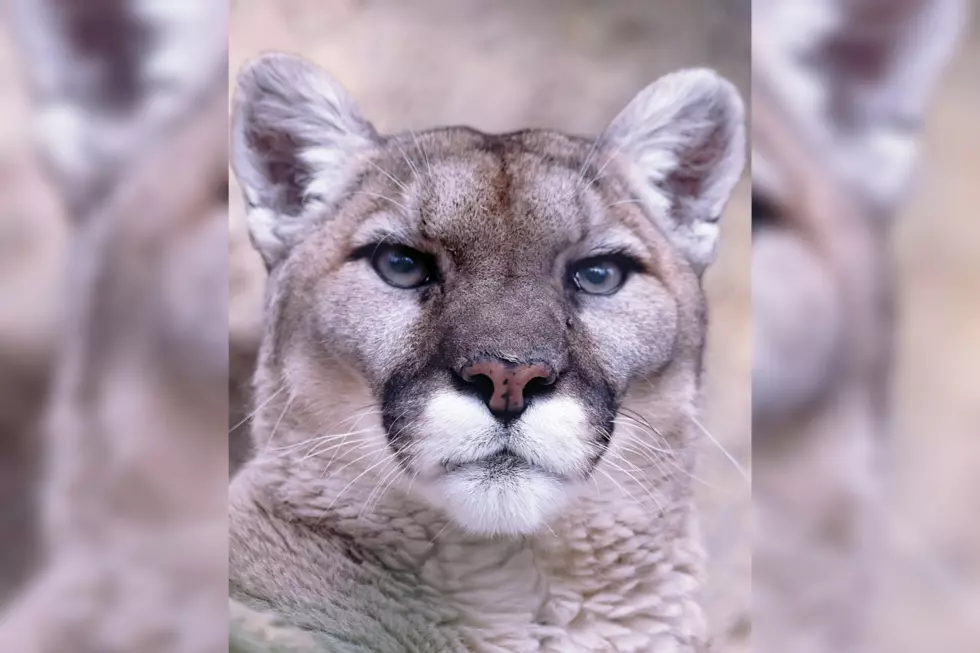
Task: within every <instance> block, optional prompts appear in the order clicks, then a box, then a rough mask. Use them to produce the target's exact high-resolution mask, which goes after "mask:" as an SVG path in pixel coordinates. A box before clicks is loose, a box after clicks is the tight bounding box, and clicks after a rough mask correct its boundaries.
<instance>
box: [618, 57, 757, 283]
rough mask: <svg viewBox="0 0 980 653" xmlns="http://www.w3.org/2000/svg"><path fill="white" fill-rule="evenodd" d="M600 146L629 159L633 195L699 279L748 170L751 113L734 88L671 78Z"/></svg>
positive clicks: (689, 73)
mask: <svg viewBox="0 0 980 653" xmlns="http://www.w3.org/2000/svg"><path fill="white" fill-rule="evenodd" d="M601 141H602V144H603V145H605V146H607V147H608V148H610V149H611V150H612V152H613V153H614V154H613V155H615V153H622V154H623V155H625V157H626V159H627V166H626V167H627V173H628V176H629V181H630V185H631V189H632V191H633V192H634V193H635V194H636V196H637V198H638V199H640V200H642V201H643V203H644V204H645V206H646V208H647V211H648V212H649V213H650V215H651V217H653V219H654V220H656V221H657V223H658V226H660V227H661V228H662V229H663V230H664V231H665V232H666V233H667V235H668V236H669V237H670V238H671V240H672V242H673V243H674V244H675V245H676V246H677V247H678V248H679V249H680V250H681V252H682V253H683V254H684V255H685V256H686V257H687V258H688V260H689V261H690V262H691V264H692V265H693V266H694V267H695V268H696V269H697V270H698V271H699V272H700V271H701V270H703V269H704V268H705V267H707V266H708V265H709V264H710V263H711V262H712V261H713V260H714V255H715V246H716V242H717V237H718V231H719V230H718V224H717V223H718V220H719V219H720V217H721V213H722V211H723V210H724V207H725V204H726V203H727V202H728V199H729V198H730V197H731V193H732V190H733V189H734V187H735V184H736V183H737V182H738V180H739V178H740V177H741V175H742V169H743V168H744V166H745V156H746V153H745V109H744V106H743V104H742V100H741V98H740V96H739V94H738V91H737V90H736V89H735V87H734V86H733V85H732V84H731V83H730V82H728V81H726V80H725V79H723V78H722V77H720V76H719V75H718V74H717V73H715V72H713V71H711V70H707V69H691V70H681V71H678V72H676V73H671V74H669V75H666V76H664V77H662V78H660V79H659V80H657V81H656V82H654V83H653V84H651V85H650V86H648V87H647V88H646V89H644V90H643V91H641V92H640V93H639V95H637V96H636V98H634V99H633V101H632V102H630V104H629V105H628V106H627V107H626V108H625V109H624V110H623V111H622V112H621V113H620V114H619V115H618V116H617V117H616V118H615V119H614V120H613V122H612V124H611V125H610V126H609V128H608V129H607V130H606V132H605V133H604V134H603V136H602V137H601Z"/></svg>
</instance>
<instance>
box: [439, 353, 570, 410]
mask: <svg viewBox="0 0 980 653" xmlns="http://www.w3.org/2000/svg"><path fill="white" fill-rule="evenodd" d="M458 377H459V378H460V379H461V380H462V381H463V382H465V384H466V386H467V388H468V389H470V390H475V391H476V392H478V393H479V394H480V396H481V397H482V398H483V401H484V402H485V403H486V404H487V407H488V408H489V409H490V412H492V413H493V414H495V415H496V416H497V417H498V418H500V419H503V420H505V421H507V420H510V419H513V418H514V417H517V416H518V415H520V414H521V413H522V412H524V408H525V407H526V405H527V399H530V398H531V397H535V396H540V395H542V394H545V393H546V392H548V391H549V390H551V389H552V386H553V385H554V383H555V381H556V380H557V375H556V374H555V373H554V371H553V370H552V369H551V367H550V366H548V365H545V364H543V363H533V364H515V363H511V362H508V361H502V360H481V361H478V362H476V363H471V364H469V365H466V366H464V367H463V368H462V369H461V370H460V371H459V373H458Z"/></svg>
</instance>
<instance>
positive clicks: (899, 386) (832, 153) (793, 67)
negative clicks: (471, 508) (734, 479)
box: [752, 0, 980, 653]
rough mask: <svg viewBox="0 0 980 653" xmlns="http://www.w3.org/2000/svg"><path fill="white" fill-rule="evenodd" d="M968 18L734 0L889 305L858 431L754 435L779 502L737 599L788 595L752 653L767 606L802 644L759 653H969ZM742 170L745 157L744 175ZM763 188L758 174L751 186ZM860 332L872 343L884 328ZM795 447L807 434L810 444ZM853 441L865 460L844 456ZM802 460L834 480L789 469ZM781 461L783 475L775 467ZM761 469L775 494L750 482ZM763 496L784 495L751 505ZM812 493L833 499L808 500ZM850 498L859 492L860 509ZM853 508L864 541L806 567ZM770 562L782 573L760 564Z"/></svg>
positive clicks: (971, 163)
mask: <svg viewBox="0 0 980 653" xmlns="http://www.w3.org/2000/svg"><path fill="white" fill-rule="evenodd" d="M977 9H978V7H977V6H976V3H974V2H972V1H965V2H961V3H960V2H957V1H956V0H894V1H893V2H888V1H886V2H880V1H877V0H785V1H781V0H775V1H772V2H770V1H769V0H756V2H754V3H753V14H754V15H753V34H752V39H753V58H754V66H757V67H758V69H759V70H763V69H764V70H765V72H766V74H765V75H764V76H763V75H759V74H758V71H757V70H754V71H753V73H752V75H753V84H758V83H759V79H760V78H761V79H765V80H766V81H767V82H768V83H769V84H770V85H771V86H772V87H773V89H774V90H775V91H777V92H778V94H779V95H780V96H781V98H782V100H783V103H784V104H785V105H786V106H787V108H788V109H790V110H791V111H792V113H793V114H794V117H795V118H796V119H797V126H798V127H800V129H801V131H803V132H806V136H807V137H808V138H809V140H810V141H811V144H814V151H820V152H822V154H821V157H822V158H823V163H826V164H827V166H828V169H829V170H830V171H831V172H832V173H834V174H836V175H838V176H840V177H841V178H842V179H844V180H846V183H845V185H847V186H849V190H850V191H852V192H854V193H855V195H856V196H857V197H858V198H859V201H861V202H863V203H866V204H867V205H868V206H872V207H873V208H872V209H871V210H870V213H869V215H870V217H871V218H872V219H873V220H874V221H876V223H877V224H876V226H875V228H874V230H875V232H876V239H877V240H878V241H879V242H881V243H882V246H883V247H885V248H886V251H885V256H886V257H887V258H888V260H889V263H888V268H887V271H886V272H885V274H886V275H888V276H889V278H890V279H889V280H890V281H891V282H892V283H893V285H894V291H895V299H896V314H895V318H894V319H895V322H894V325H893V328H894V334H893V339H894V349H893V351H892V352H891V355H892V361H893V366H892V374H891V378H890V379H888V385H889V387H890V391H891V392H892V395H891V397H890V400H891V401H890V411H889V415H888V416H887V418H886V420H885V421H886V423H885V424H883V425H881V427H880V428H878V427H877V426H876V427H872V429H871V431H872V433H871V434H870V435H871V437H870V438H866V439H865V435H864V434H862V433H860V431H861V429H860V428H858V429H855V431H856V432H855V434H854V436H853V438H851V436H850V435H848V434H846V433H839V432H837V433H834V432H830V431H832V430H833V429H832V428H831V429H828V428H827V427H826V425H825V426H823V427H820V426H817V427H816V428H813V429H811V430H810V431H807V430H805V429H797V430H796V432H795V433H794V429H793V428H792V427H790V428H788V429H786V432H784V433H783V434H782V437H783V438H784V439H783V441H782V442H781V443H779V442H777V443H775V444H774V443H773V442H772V441H770V440H761V439H760V435H761V433H760V429H759V428H758V426H756V428H755V433H754V437H755V440H754V443H753V455H754V457H755V465H754V471H755V477H754V480H755V483H754V487H753V493H754V497H755V499H756V505H760V504H761V503H766V502H768V503H769V504H770V505H779V504H780V503H783V504H784V506H791V508H785V507H784V508H782V510H783V511H784V512H783V513H782V515H781V517H782V518H783V522H779V521H778V517H777V518H773V520H772V521H771V522H770V523H769V524H768V526H767V527H766V528H763V529H760V530H759V531H757V532H756V534H755V541H756V543H757V545H756V547H755V551H756V555H755V558H754V560H753V564H754V570H755V572H756V577H755V578H754V579H753V583H754V585H753V587H754V590H753V591H754V595H755V596H756V597H762V596H764V595H765V593H766V591H767V590H768V587H767V586H766V585H767V584H768V583H770V582H773V579H774V578H780V577H782V578H783V579H784V582H786V583H787V585H788V586H789V588H790V589H789V590H788V592H791V593H792V594H793V598H790V597H789V594H786V595H783V596H780V595H779V594H776V595H775V596H773V597H766V598H767V600H768V602H767V603H765V604H764V607H763V605H761V604H759V603H757V604H756V611H755V613H754V617H755V620H754V625H755V627H756V631H755V632H756V635H757V639H756V643H757V644H758V643H759V642H760V638H759V637H758V636H759V635H760V634H761V633H762V631H763V627H762V624H763V621H764V620H766V619H767V617H768V616H769V615H767V614H766V613H765V611H766V610H772V611H773V612H775V613H778V616H777V617H775V621H782V623H774V622H773V619H770V624H769V625H770V626H772V627H773V628H774V629H776V630H778V629H779V628H782V629H783V630H784V631H786V630H793V629H796V630H798V631H799V630H801V629H800V625H801V624H803V623H809V624H810V627H811V633H813V638H812V639H810V640H809V641H807V640H806V639H805V638H804V639H800V640H796V641H794V642H793V644H787V643H786V642H787V641H789V640H790V639H791V636H790V635H789V634H788V633H786V632H784V633H783V634H782V635H781V636H780V638H779V641H781V642H782V643H781V644H779V645H775V646H774V645H772V640H770V641H769V644H768V646H767V647H766V648H760V649H759V650H760V651H764V652H765V653H782V652H783V651H790V652H791V653H801V652H803V651H807V652H810V651H813V652H814V653H819V652H820V651H830V650H833V651H840V652H843V651H847V652H851V651H860V652H862V653H863V652H865V651H874V652H879V653H917V652H923V651H944V652H945V651H948V652H954V651H955V652H957V653H970V652H973V651H980V520H978V519H977V517H976V514H977V510H976V506H975V499H976V497H977V496H978V494H980V475H978V473H977V472H978V470H980V385H978V384H977V383H976V382H975V380H974V379H973V377H974V376H975V374H976V369H977V366H978V365H980V256H978V255H980V221H978V220H977V210H978V208H977V207H978V206H980V186H978V183H977V181H978V180H980V121H978V120H977V116H978V115H980V66H978V64H980V16H978V11H977ZM847 15H850V16H851V18H848V19H844V21H843V23H841V22H837V21H838V20H839V19H840V17H841V16H847ZM823 93H826V94H827V95H826V96H823V95H821V94H823ZM825 97H826V98H827V100H826V102H825V101H824V98H825ZM821 147H822V148H824V149H822V150H821V149H820V148H821ZM756 163H757V162H756ZM774 167H778V166H774ZM761 172H763V170H762V168H761V166H759V165H756V170H755V173H756V174H757V175H759V177H756V179H755V181H756V182H759V181H760V177H761V176H762V175H761V174H760V173H761ZM777 186H779V184H778V183H775V182H773V181H771V180H770V179H767V180H766V182H765V183H764V184H762V187H777ZM758 222H759V221H758V216H757V226H758ZM755 260H758V257H757V258H756V259H755ZM787 278H788V277H787ZM771 283H772V285H773V286H775V285H777V284H779V283H780V281H779V280H775V281H772V282H771ZM787 283H792V282H787ZM790 290H792V289H790ZM804 290H805V289H802V288H801V289H800V292H804ZM787 297H789V296H788V295H787ZM794 299H795V298H794ZM787 301H789V300H788V299H787ZM804 303H805V302H804ZM755 319H756V320H758V319H759V318H758V316H756V318H755ZM756 324H759V322H758V321H756ZM849 326H850V325H848V324H845V325H844V328H845V330H846V329H847V328H849ZM879 337H880V339H882V340H884V339H887V338H888V334H887V328H886V329H885V331H883V332H881V333H880V334H879ZM875 344H878V343H875ZM804 346H805V343H804ZM859 401H860V400H859ZM829 410H830V411H833V410H834V409H833V408H831V409H829ZM757 416H758V415H757ZM834 419H835V417H834V416H832V415H831V416H830V417H829V419H828V421H827V422H826V423H830V424H833V423H834V422H833V420H834ZM871 420H872V422H873V420H874V418H873V417H872V418H871ZM852 424H853V422H852ZM821 428H823V432H820V430H821ZM801 435H802V436H803V437H799V436H801ZM794 436H795V437H796V439H793V438H794ZM806 438H809V439H810V440H814V439H819V438H825V440H826V442H825V444H826V446H824V447H820V446H819V445H816V444H814V443H812V442H810V443H804V440H805V439H806ZM848 440H850V441H851V442H852V443H853V442H859V444H858V446H857V447H851V448H850V450H849V453H848V452H847V451H845V450H844V448H845V446H846V445H844V444H842V443H845V442H848ZM865 444H870V448H871V449H872V453H871V464H868V461H867V460H862V459H861V455H862V454H861V453H860V448H861V447H862V446H864V445H865ZM780 447H782V449H781V450H780ZM827 447H837V448H838V451H837V454H838V455H837V456H836V457H835V456H833V455H829V454H827V452H826V449H827ZM794 449H795V452H794ZM821 449H823V452H821V453H819V454H818V453H817V452H820V451H821ZM777 450H780V453H779V454H778V455H774V456H772V457H771V458H770V457H768V454H770V453H772V452H775V451H777ZM825 454H827V455H825ZM818 455H820V456H825V458H826V459H827V460H835V463H833V464H834V465H836V466H837V467H838V468H837V469H833V470H830V471H828V469H827V468H824V469H821V468H820V463H819V462H817V461H815V460H814V461H812V464H809V463H808V462H806V461H804V460H797V459H804V458H806V457H807V456H809V457H811V458H812V459H815V458H817V457H818ZM780 456H782V458H780ZM773 461H778V462H775V463H774V462H773ZM780 465H782V466H783V467H784V469H776V468H775V467H778V466H780ZM847 467H850V468H851V469H850V470H848V469H846V468H847ZM854 470H857V473H856V474H854V475H851V472H852V471H854ZM780 474H782V475H783V476H784V478H782V479H781V480H780V482H781V483H782V485H781V486H780V485H779V484H775V483H773V484H770V483H768V482H765V481H762V479H769V478H770V477H776V476H778V475H780ZM835 474H836V476H835ZM845 479H847V480H845ZM835 484H836V485H835ZM774 487H782V488H783V489H784V490H786V491H787V492H786V493H785V494H784V495H783V496H769V495H768V494H773V493H774V492H775V490H773V488H774ZM828 487H830V488H831V489H832V490H833V491H836V492H839V495H838V496H836V497H835V496H830V494H831V493H830V492H828V493H826V494H825V490H827V488H828ZM879 490H880V491H879ZM790 495H793V496H794V498H793V499H788V497H789V496H790ZM828 496H829V501H828ZM841 497H845V499H844V500H843V501H840V502H839V503H831V502H833V501H835V500H839V499H840V498H841ZM846 497H850V498H846ZM865 497H870V500H869V501H868V502H867V503H864V504H863V505H862V503H863V502H864V501H865ZM787 499H788V500H787ZM828 505H830V506H831V507H830V508H828V507H827V506H828ZM865 509H869V510H868V511H867V512H863V511H865ZM878 510H881V511H882V513H883V514H881V515H880V519H877V518H876V517H875V514H876V511H878ZM818 511H824V512H825V513H826V514H825V516H826V518H827V519H828V520H830V521H828V522H824V523H823V525H824V526H826V527H827V529H826V530H823V531H821V530H817V529H814V530H811V531H810V532H809V535H808V536H805V537H804V536H799V537H798V536H797V534H794V533H791V531H792V530H793V529H792V528H784V527H783V523H789V522H795V523H796V524H795V525H798V524H800V523H806V522H807V519H808V518H807V517H804V516H800V515H799V513H806V512H818ZM855 515H859V516H858V517H856V519H857V520H858V521H860V520H862V519H864V520H872V519H877V521H866V525H867V526H869V527H870V528H871V530H872V531H873V535H872V543H871V545H870V547H869V548H868V550H865V551H861V552H859V553H858V554H857V555H855V556H854V557H853V558H851V559H849V560H848V559H847V558H846V556H845V557H844V558H843V559H842V561H841V562H840V567H841V569H839V570H838V569H832V568H830V567H829V566H821V565H823V564H824V563H826V560H822V561H819V559H820V557H821V552H820V550H821V549H822V553H826V552H828V551H831V550H838V551H840V550H843V549H846V548H847V547H853V548H854V550H855V551H857V550H858V549H859V548H860V546H861V545H860V544H858V543H857V542H858V541H859V540H858V537H857V536H856V533H857V531H858V530H859V529H853V530H848V529H847V528H846V527H842V526H841V524H847V523H848V520H851V519H855ZM860 515H863V516H860ZM835 518H836V519H837V521H836V523H835V522H834V521H833V520H834V519H835ZM795 525H794V527H795ZM780 537H784V538H785V541H784V542H782V543H781V544H780V543H779V542H778V539H779V538H780ZM794 538H796V539H794ZM848 538H853V539H848ZM804 539H808V541H807V543H806V544H805V545H804V544H802V541H803V540H804ZM762 542H766V543H768V544H769V545H771V546H770V548H774V549H776V548H779V546H782V547H783V548H784V549H787V550H785V551H783V552H781V553H780V554H779V556H776V557H772V558H766V557H763V556H760V555H759V551H761V550H762V549H761V548H760V545H759V543H762ZM784 564H785V565H786V566H787V567H794V566H795V567H796V568H795V569H789V568H782V569H780V568H777V567H778V566H779V565H784ZM845 567H854V568H853V569H847V568H845ZM852 572H854V573H855V574H856V576H857V577H858V578H859V580H858V582H857V583H856V584H854V585H851V586H850V591H849V592H848V591H844V592H841V593H839V594H838V595H837V597H836V599H835V604H834V605H823V606H821V607H820V608H819V609H817V608H813V606H814V605H817V603H816V602H814V603H813V604H812V605H811V606H810V607H811V608H813V609H811V611H810V612H809V613H807V612H805V611H802V610H798V611H797V612H796V613H793V611H792V609H790V608H787V607H785V606H786V605H788V604H793V603H797V604H798V606H799V605H802V604H804V603H805V602H806V600H809V599H804V598H802V597H804V596H806V595H807V594H808V593H809V594H810V595H811V597H810V598H812V597H813V596H815V595H816V594H819V593H820V592H821V591H824V589H819V588H821V587H823V588H826V587H828V578H827V577H828V576H834V575H839V576H840V578H842V579H843V578H847V577H848V576H849V574H851V573H852ZM862 576H863V578H861V577H862ZM760 579H763V580H760ZM786 579H790V580H788V581H787V580H786ZM842 582H843V583H844V584H845V585H846V583H848V582H849V581H847V580H844V581H842ZM830 585H833V581H832V580H831V582H830ZM814 588H817V589H814ZM866 590H867V591H868V593H867V594H865V591H866ZM827 591H828V593H829V594H832V593H833V592H834V591H837V590H834V589H830V590H827ZM862 604H864V605H862ZM798 606H797V607H798ZM866 607H870V610H868V611H867V614H866V615H865V614H864V609H865V608H866ZM820 610H823V612H821V611H820ZM789 614H792V619H790V618H787V615H789ZM825 617H826V618H827V619H829V620H834V621H835V622H836V625H835V627H828V628H826V629H824V632H823V633H822V636H823V637H824V639H822V640H821V639H819V637H820V635H818V634H817V633H819V632H820V630H821V628H820V625H819V624H818V623H816V622H819V621H820V620H821V619H824V618H825ZM793 619H795V620H796V621H795V622H794V621H793ZM859 622H864V623H859ZM865 627H866V629H867V631H868V635H869V637H868V639H866V640H864V642H863V643H860V644H856V643H855V642H857V640H852V639H851V637H850V635H851V634H853V632H855V631H856V630H861V629H864V628H865ZM842 633H848V634H846V635H843V636H842Z"/></svg>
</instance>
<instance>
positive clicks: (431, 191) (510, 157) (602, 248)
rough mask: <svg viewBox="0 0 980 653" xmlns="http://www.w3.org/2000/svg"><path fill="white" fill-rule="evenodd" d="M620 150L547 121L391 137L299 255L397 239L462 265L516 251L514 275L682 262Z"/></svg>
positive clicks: (511, 261) (510, 256)
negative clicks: (634, 187) (636, 196)
mask: <svg viewBox="0 0 980 653" xmlns="http://www.w3.org/2000/svg"><path fill="white" fill-rule="evenodd" d="M613 156H614V153H613V152H609V151H606V150H597V149H596V148H595V147H594V145H593V143H592V142H590V141H586V140H584V139H578V138H574V137H570V136H567V135H564V134H560V133H556V132H549V131H542V130H529V131H523V132H516V133H512V134H504V135H488V134H483V133H481V132H478V131H475V130H472V129H469V128H462V127H453V128H445V129H438V130H432V131H428V132H421V133H409V134H402V135H395V136H390V137H387V138H386V139H385V140H384V141H382V142H381V143H380V144H379V147H378V148H377V149H376V152H375V154H374V155H373V156H372V157H370V158H366V159H364V160H363V161H362V162H361V164H360V167H359V168H358V171H357V173H356V174H355V181H354V183H353V184H352V185H351V187H350V189H349V190H348V192H347V193H346V197H345V198H344V199H343V200H342V201H341V202H340V203H339V204H338V205H337V207H336V208H335V209H334V210H333V211H331V215H330V216H329V217H326V218H325V220H324V224H323V225H322V228H321V229H320V237H314V238H311V241H314V242H311V244H310V246H309V247H302V248H300V249H301V250H304V251H305V252H307V254H306V255H302V254H300V253H299V252H297V257H301V258H304V259H306V261H305V262H304V263H302V264H300V265H299V266H298V267H301V268H305V269H309V267H308V266H309V265H310V263H313V264H314V266H315V267H317V268H320V269H322V267H321V266H322V264H324V263H327V264H339V263H341V262H342V260H343V256H344V254H345V251H343V250H346V253H349V251H350V250H352V249H355V248H357V247H360V246H363V245H366V244H371V243H377V242H380V241H382V240H386V239H387V240H396V241H397V242H401V243H404V244H407V245H410V246H412V247H416V248H419V249H423V250H433V249H439V250H441V251H443V252H444V253H445V254H446V255H447V256H449V257H450V258H451V259H452V260H453V263H454V265H456V266H460V267H462V268H465V267H466V266H467V264H468V263H476V262H479V263H480V264H481V265H486V264H488V263H492V262H493V261H494V260H499V261H503V260H504V259H506V260H507V262H508V266H509V269H507V270H501V272H504V273H507V274H510V275H515V274H518V273H520V272H521V271H522V270H520V269H518V268H519V267H520V266H522V265H523V266H525V267H527V266H541V265H545V264H548V266H549V267H548V270H547V271H548V272H550V271H551V264H553V263H554V262H555V261H556V260H557V261H559V262H561V261H562V260H565V259H567V257H568V256H575V255H578V256H580V257H582V256H588V255H590V254H594V253H607V252H611V251H625V252H629V253H630V254H631V255H633V256H635V257H636V258H638V259H640V260H641V261H643V262H644V263H645V264H647V265H649V266H650V267H651V268H656V269H661V268H672V269H673V268H677V267H682V266H681V265H680V261H679V260H673V261H672V260H671V259H674V258H676V257H674V256H673V255H672V253H671V248H670V246H669V243H668V242H667V241H666V239H665V238H664V237H663V236H662V234H660V233H659V232H658V230H657V229H656V228H655V226H654V225H655V224H656V222H655V220H653V219H651V216H649V215H647V212H648V211H649V210H650V208H649V207H647V206H640V205H638V204H637V203H635V202H632V201H630V199H629V198H630V197H631V195H630V191H629V189H628V188H627V186H626V183H625V182H624V181H623V180H622V179H621V176H620V175H619V174H618V170H619V162H617V161H615V160H614V159H613ZM314 243H315V244H314ZM340 245H342V247H341V248H338V246H340ZM576 247H578V248H579V249H578V250H576ZM325 249H326V250H327V251H335V257H334V256H329V255H327V252H326V251H325ZM433 253H436V252H433ZM311 258H315V259H317V262H316V263H314V262H313V261H311V260H309V259H311ZM515 266H518V267H517V268H515ZM523 271H524V272H531V271H532V270H529V269H524V270H523ZM543 271H544V270H542V272H543Z"/></svg>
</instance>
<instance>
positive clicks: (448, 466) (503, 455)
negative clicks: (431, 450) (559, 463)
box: [442, 447, 561, 479]
mask: <svg viewBox="0 0 980 653" xmlns="http://www.w3.org/2000/svg"><path fill="white" fill-rule="evenodd" d="M442 467H443V470H444V471H445V473H446V474H452V473H454V472H462V471H477V470H479V471H482V472H484V473H486V474H487V475H488V476H502V475H509V474H516V473H520V472H538V473H541V474H546V475H548V476H552V477H554V478H556V479H560V478H561V477H560V476H559V475H558V474H555V473H554V472H552V471H550V470H548V469H546V468H544V467H542V466H540V465H538V464H535V463H532V462H530V461H529V460H527V459H526V458H524V457H523V456H521V455H520V454H518V453H516V452H514V451H512V450H511V449H508V448H507V447H504V448H503V449H501V450H500V451H497V452H495V453H492V454H489V455H486V456H482V457H480V458H475V459H472V460H451V461H446V462H444V463H443V464H442Z"/></svg>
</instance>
